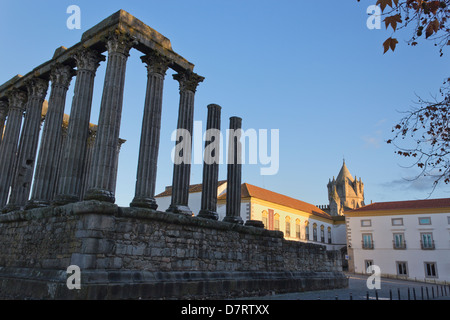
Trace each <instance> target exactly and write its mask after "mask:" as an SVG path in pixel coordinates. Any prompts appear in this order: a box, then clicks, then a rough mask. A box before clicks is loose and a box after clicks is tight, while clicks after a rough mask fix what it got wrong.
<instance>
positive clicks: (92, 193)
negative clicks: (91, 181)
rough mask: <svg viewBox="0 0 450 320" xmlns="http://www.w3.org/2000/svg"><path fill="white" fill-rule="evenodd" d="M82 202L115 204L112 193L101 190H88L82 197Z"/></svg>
mask: <svg viewBox="0 0 450 320" xmlns="http://www.w3.org/2000/svg"><path fill="white" fill-rule="evenodd" d="M84 200H98V201H103V202H110V203H114V202H116V197H115V196H114V193H113V192H111V191H108V190H103V189H89V190H88V191H87V192H86V195H85V196H84Z"/></svg>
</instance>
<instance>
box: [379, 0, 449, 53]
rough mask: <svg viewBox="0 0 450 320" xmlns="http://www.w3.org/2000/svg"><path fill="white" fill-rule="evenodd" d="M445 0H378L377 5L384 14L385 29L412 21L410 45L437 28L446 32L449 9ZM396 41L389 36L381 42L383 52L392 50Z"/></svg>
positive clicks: (436, 30) (401, 25)
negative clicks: (412, 32) (412, 31)
mask: <svg viewBox="0 0 450 320" xmlns="http://www.w3.org/2000/svg"><path fill="white" fill-rule="evenodd" d="M447 2H449V1H448V0H447V1H444V0H440V1H429V0H404V1H400V0H378V1H377V3H376V4H377V5H378V6H379V7H380V9H381V11H382V13H383V14H384V15H385V18H384V20H383V21H384V23H385V26H386V29H389V28H392V30H393V31H394V32H395V31H397V29H398V28H399V26H400V27H406V26H407V25H408V24H410V23H414V24H415V25H414V28H415V31H414V35H413V37H412V39H411V40H410V41H409V44H410V45H412V46H415V45H417V42H416V40H417V38H419V37H421V36H422V35H423V34H425V38H426V39H428V38H429V37H431V36H432V35H435V34H437V33H438V31H439V30H443V31H445V32H448V30H447V28H446V27H445V23H446V22H447V18H448V16H449V14H450V10H448V9H447ZM389 8H390V9H389ZM397 43H398V40H397V39H396V38H392V37H389V38H388V39H386V41H385V42H384V43H383V48H384V53H386V52H387V51H389V50H392V51H394V50H395V47H396V45H397ZM447 45H448V44H447Z"/></svg>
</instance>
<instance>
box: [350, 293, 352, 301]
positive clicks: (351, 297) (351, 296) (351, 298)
mask: <svg viewBox="0 0 450 320" xmlns="http://www.w3.org/2000/svg"><path fill="white" fill-rule="evenodd" d="M350 300H353V296H352V293H351V292H350Z"/></svg>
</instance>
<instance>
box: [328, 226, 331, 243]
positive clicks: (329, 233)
mask: <svg viewBox="0 0 450 320" xmlns="http://www.w3.org/2000/svg"><path fill="white" fill-rule="evenodd" d="M328 243H331V227H328Z"/></svg>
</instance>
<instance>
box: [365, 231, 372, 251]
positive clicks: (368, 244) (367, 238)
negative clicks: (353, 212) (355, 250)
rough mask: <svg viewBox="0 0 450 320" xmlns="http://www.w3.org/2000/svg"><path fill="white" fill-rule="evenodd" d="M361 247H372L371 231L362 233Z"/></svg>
mask: <svg viewBox="0 0 450 320" xmlns="http://www.w3.org/2000/svg"><path fill="white" fill-rule="evenodd" d="M362 237H363V239H362V248H363V249H373V240H372V234H371V233H364V234H363V235H362Z"/></svg>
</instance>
